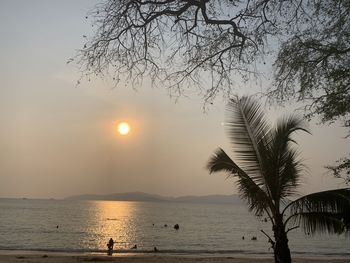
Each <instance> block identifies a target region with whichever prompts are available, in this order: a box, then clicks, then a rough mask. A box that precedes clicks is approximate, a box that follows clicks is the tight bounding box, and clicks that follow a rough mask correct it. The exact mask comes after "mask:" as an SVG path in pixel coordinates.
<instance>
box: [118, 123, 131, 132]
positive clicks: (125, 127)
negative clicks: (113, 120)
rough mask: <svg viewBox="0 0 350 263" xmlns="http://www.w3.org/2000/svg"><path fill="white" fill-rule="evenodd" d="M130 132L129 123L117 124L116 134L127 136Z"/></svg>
mask: <svg viewBox="0 0 350 263" xmlns="http://www.w3.org/2000/svg"><path fill="white" fill-rule="evenodd" d="M130 130H131V128H130V125H129V123H127V122H125V121H123V122H120V123H118V132H119V133H120V134H121V135H126V134H128V133H129V132H130Z"/></svg>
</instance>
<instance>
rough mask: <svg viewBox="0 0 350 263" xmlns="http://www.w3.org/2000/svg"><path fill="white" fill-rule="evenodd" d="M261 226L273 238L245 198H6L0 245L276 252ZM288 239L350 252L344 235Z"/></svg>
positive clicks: (314, 252)
mask: <svg viewBox="0 0 350 263" xmlns="http://www.w3.org/2000/svg"><path fill="white" fill-rule="evenodd" d="M175 224H178V225H179V229H178V230H176V229H174V225H175ZM261 230H263V231H265V232H266V233H267V234H268V235H271V236H272V234H271V225H270V223H269V222H265V220H264V218H256V217H255V216H253V215H252V214H251V213H250V212H249V211H248V209H247V207H245V206H244V205H241V204H203V203H201V204H198V203H175V202H128V201H78V200H74V201H72V200H31V199H0V250H6V251H17V250H21V251H47V252H67V253H105V252H106V249H107V245H106V244H107V242H108V240H109V239H110V238H113V240H114V242H115V244H114V249H115V251H116V253H121V254H122V253H152V252H153V251H154V247H156V248H157V250H158V253H167V254H174V255H183V254H184V255H207V256H211V255H212V256H227V255H252V256H259V255H260V256H264V255H266V256H269V255H272V252H273V251H272V249H271V247H270V244H269V243H268V238H267V237H266V236H265V235H264V234H263V233H262V232H261ZM254 237H255V238H256V240H254ZM288 237H289V245H290V249H291V252H292V255H300V256H311V257H312V256H323V255H325V256H339V257H342V256H346V257H348V256H350V237H349V236H346V235H331V236H329V235H325V234H322V235H315V236H312V235H308V234H307V233H306V234H305V233H304V232H303V231H302V230H301V229H295V230H293V231H290V232H289V233H288ZM252 239H253V240H252ZM135 245H137V249H132V247H134V246H135Z"/></svg>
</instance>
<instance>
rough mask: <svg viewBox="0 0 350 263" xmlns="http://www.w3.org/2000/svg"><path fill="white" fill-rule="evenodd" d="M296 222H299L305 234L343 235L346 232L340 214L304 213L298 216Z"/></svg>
mask: <svg viewBox="0 0 350 263" xmlns="http://www.w3.org/2000/svg"><path fill="white" fill-rule="evenodd" d="M296 221H299V223H300V224H301V226H302V228H303V230H304V232H305V234H315V233H327V234H342V233H343V232H344V231H346V228H345V225H344V223H343V219H342V216H341V214H338V213H330V212H303V213H300V214H298V216H297V217H296V218H295V222H296Z"/></svg>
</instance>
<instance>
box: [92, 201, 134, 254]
mask: <svg viewBox="0 0 350 263" xmlns="http://www.w3.org/2000/svg"><path fill="white" fill-rule="evenodd" d="M91 204H92V205H91V211H89V215H90V216H91V217H90V220H91V219H92V218H93V220H91V222H92V225H90V226H87V227H88V231H87V232H88V233H91V238H90V239H89V241H88V242H89V243H90V246H92V247H98V248H99V249H106V246H107V242H108V240H109V238H111V237H112V238H113V239H114V241H115V244H114V248H115V249H125V248H128V247H130V246H131V244H133V240H135V238H136V235H135V231H136V226H135V215H136V214H137V210H138V206H137V203H135V202H118V201H92V203H91Z"/></svg>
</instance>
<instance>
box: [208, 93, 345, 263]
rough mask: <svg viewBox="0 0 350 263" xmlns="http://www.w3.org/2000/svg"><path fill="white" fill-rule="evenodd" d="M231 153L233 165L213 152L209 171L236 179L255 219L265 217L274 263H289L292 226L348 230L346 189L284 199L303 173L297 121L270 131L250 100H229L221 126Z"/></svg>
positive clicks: (300, 128)
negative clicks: (233, 154) (225, 129)
mask: <svg viewBox="0 0 350 263" xmlns="http://www.w3.org/2000/svg"><path fill="white" fill-rule="evenodd" d="M226 127H227V131H228V137H229V139H230V140H231V142H232V145H233V151H234V153H236V157H235V161H233V160H232V159H231V158H230V157H229V156H228V155H227V154H226V153H225V151H224V150H222V149H221V148H219V149H218V150H217V151H216V152H215V153H214V155H213V156H212V157H211V158H210V160H209V162H208V164H207V168H208V169H209V171H210V173H213V172H220V171H224V172H227V173H228V174H229V176H231V177H235V178H237V185H238V189H239V193H240V196H241V198H242V199H244V200H245V201H246V202H247V204H248V207H249V210H250V211H252V212H254V214H255V215H256V216H262V215H266V216H268V218H269V219H270V222H271V224H272V231H273V239H272V238H271V237H269V241H270V243H271V244H272V247H273V249H274V256H275V262H276V263H277V262H280V263H282V262H283V263H289V262H291V253H290V250H289V246H288V237H287V234H288V232H289V231H291V230H292V229H294V228H296V227H299V226H301V227H303V228H304V230H305V232H306V233H317V232H321V233H322V232H326V233H336V234H340V233H343V232H346V231H349V230H350V188H345V189H337V190H329V191H324V192H317V193H313V194H309V195H305V196H302V197H300V198H297V199H296V200H294V201H290V198H291V197H292V196H293V195H295V194H296V191H297V187H298V185H299V184H300V179H301V176H302V172H303V165H302V163H301V160H300V159H299V158H298V152H297V151H296V150H295V149H293V148H292V147H291V146H292V144H293V143H295V141H294V140H293V138H292V135H293V134H294V133H295V132H297V131H304V132H308V131H307V129H306V128H305V126H304V123H303V120H302V119H300V118H298V117H296V116H290V117H286V118H284V119H281V120H280V121H279V122H278V123H277V125H276V127H274V128H272V127H270V125H269V124H268V123H267V122H266V118H265V116H264V113H263V112H262V110H261V108H260V105H259V104H258V103H257V102H256V101H254V100H253V99H252V98H250V97H243V98H241V99H238V98H236V99H232V100H230V103H229V104H228V120H227V122H226Z"/></svg>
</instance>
